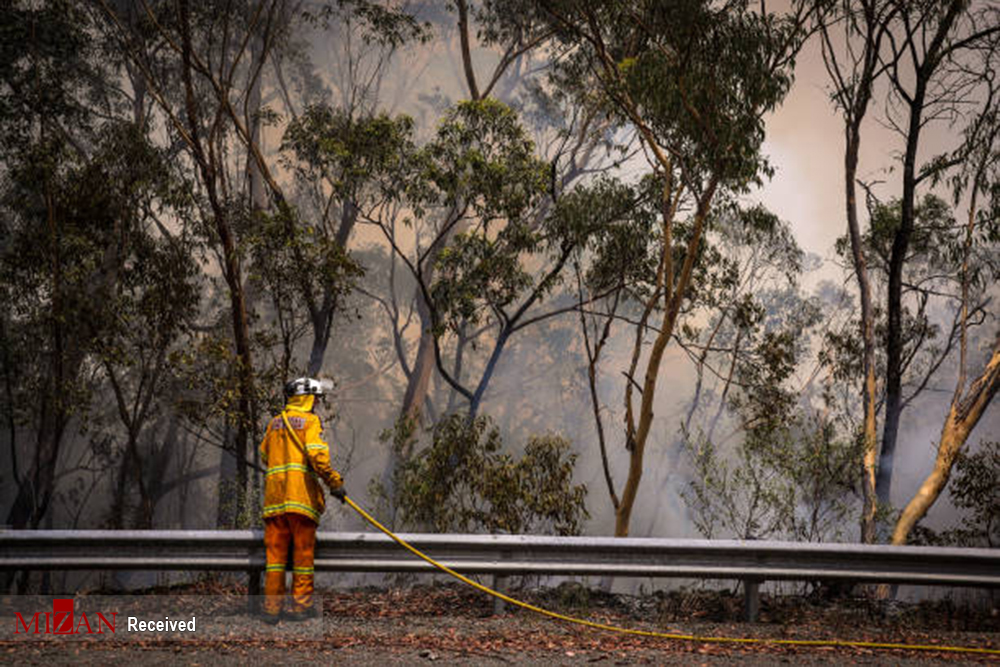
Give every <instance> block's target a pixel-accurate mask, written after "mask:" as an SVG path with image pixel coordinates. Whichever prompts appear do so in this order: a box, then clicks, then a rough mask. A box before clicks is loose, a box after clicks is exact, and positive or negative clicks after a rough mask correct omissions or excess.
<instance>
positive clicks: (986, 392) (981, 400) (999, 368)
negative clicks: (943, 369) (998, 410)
mask: <svg viewBox="0 0 1000 667" xmlns="http://www.w3.org/2000/svg"><path fill="white" fill-rule="evenodd" d="M998 388H1000V335H998V337H997V342H996V343H995V344H994V347H993V353H992V355H991V357H990V360H989V363H987V364H986V368H985V369H984V370H983V372H982V374H981V375H980V376H979V378H977V379H976V381H975V382H973V384H972V387H970V389H969V391H968V393H967V394H966V395H965V397H964V398H962V399H961V400H959V399H958V398H956V400H954V401H952V404H951V408H950V409H949V410H948V417H947V418H946V419H945V422H944V426H943V427H942V429H941V439H940V441H939V442H938V451H937V457H936V458H935V460H934V469H933V470H932V471H931V473H930V474H929V475H928V476H927V478H926V479H924V482H923V484H921V485H920V488H919V489H918V490H917V493H916V494H915V495H914V496H913V498H912V499H911V500H910V502H909V503H908V504H907V505H906V507H905V508H904V509H903V513H902V514H901V515H900V516H899V521H897V522H896V528H895V530H893V533H892V543H893V544H897V545H902V544H906V540H907V538H908V537H909V535H910V532H911V531H912V530H913V527H914V526H915V525H916V524H917V522H918V521H920V519H922V518H923V517H924V516H926V515H927V511H928V510H930V508H931V507H932V506H933V505H934V502H935V501H936V500H937V499H938V496H940V495H941V491H943V490H944V487H945V485H946V484H947V483H948V478H949V477H950V476H951V470H952V467H953V466H954V464H955V459H956V458H957V457H958V454H959V453H960V452H961V450H962V446H963V445H965V443H966V441H967V440H968V438H969V435H970V434H971V433H972V430H973V429H974V428H975V427H976V424H978V423H979V419H980V418H981V417H982V416H983V413H984V412H985V411H986V408H987V406H988V405H989V404H990V401H991V400H993V397H994V396H995V395H996V393H997V389H998Z"/></svg>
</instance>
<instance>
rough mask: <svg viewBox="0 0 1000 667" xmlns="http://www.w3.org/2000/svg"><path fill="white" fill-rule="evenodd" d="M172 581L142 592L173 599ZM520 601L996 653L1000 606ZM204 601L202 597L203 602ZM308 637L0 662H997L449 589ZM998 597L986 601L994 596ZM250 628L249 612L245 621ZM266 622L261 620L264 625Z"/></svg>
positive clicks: (56, 652) (169, 644) (97, 647)
mask: <svg viewBox="0 0 1000 667" xmlns="http://www.w3.org/2000/svg"><path fill="white" fill-rule="evenodd" d="M177 592H178V591H177V589H172V590H170V591H167V590H151V591H148V593H153V594H176V593H177ZM183 592H184V593H185V594H192V593H201V594H206V595H210V596H212V599H213V600H218V599H220V596H222V597H227V598H228V599H230V600H232V601H233V604H234V605H239V604H242V602H241V596H242V593H243V591H242V590H241V589H239V588H238V587H233V586H221V585H219V584H212V583H203V584H200V585H199V586H196V587H187V588H185V589H184V591H183ZM515 596H516V597H519V598H521V599H523V600H525V601H526V602H529V603H531V604H535V605H538V606H540V607H543V608H546V609H551V610H554V611H557V612H560V613H563V614H567V615H571V616H575V617H581V618H586V619H588V620H592V621H597V622H600V623H605V624H610V625H617V626H622V627H627V628H637V629H642V630H652V631H656V632H662V633H672V634H683V635H696V636H698V637H702V638H703V637H719V636H724V637H738V638H759V639H771V640H774V639H794V640H823V641H829V640H845V641H862V642H879V643H906V644H920V645H930V646H942V647H944V646H970V647H981V648H989V649H1000V610H998V609H997V608H996V606H995V604H993V605H991V604H989V603H985V602H983V601H982V600H980V601H979V602H978V603H970V602H963V603H959V602H955V601H951V600H940V601H935V602H922V603H915V604H906V603H899V602H889V603H886V602H883V601H877V600H874V599H872V598H870V597H868V596H866V595H863V594H853V595H844V594H841V595H834V594H832V593H831V592H829V591H826V592H825V593H823V594H813V595H810V596H781V597H777V596H769V595H767V594H763V595H762V596H761V611H760V617H759V621H758V622H756V623H744V622H742V621H741V619H742V616H743V599H742V595H740V594H737V593H733V592H727V591H721V592H720V591H706V590H693V591H679V592H677V591H675V592H670V593H657V594H654V595H644V596H628V595H615V594H607V593H603V592H599V591H594V590H588V589H586V588H583V587H582V586H579V585H576V584H564V585H562V586H560V587H558V588H553V589H541V590H531V591H518V592H515ZM206 599H208V598H207V597H206ZM321 599H322V601H323V618H322V620H321V621H319V620H318V621H316V622H315V623H317V624H318V625H315V626H314V627H315V628H318V630H317V631H316V632H313V633H306V634H304V635H300V636H295V633H296V629H297V628H296V627H295V626H296V624H292V623H290V622H288V621H282V623H281V624H280V625H279V626H278V628H277V630H276V631H275V630H270V629H269V631H270V633H271V634H269V635H267V636H261V637H255V636H253V633H250V634H244V635H241V636H240V637H236V638H233V639H226V638H223V639H219V638H213V639H209V640H184V641H170V640H167V641H163V640H161V641H155V640H150V641H127V642H115V641H112V642H108V641H104V642H97V643H88V642H74V643H58V642H53V641H44V642H0V656H3V657H2V658H0V660H3V662H11V663H16V664H29V665H42V664H45V665H52V664H84V665H98V664H100V665H109V664H110V665H139V664H142V665H147V664H149V665H161V664H162V665H168V664H170V665H173V664H184V665H193V666H201V665H205V666H207V665H234V666H240V667H244V666H246V665H256V664H269V665H293V664H294V665H298V664H303V665H305V664H308V665H317V664H330V663H335V664H340V665H358V666H361V665H378V666H380V667H382V666H390V665H413V664H425V663H426V664H430V663H439V664H449V665H450V664H461V665H494V664H495V665H501V664H518V665H552V664H560V665H562V664H567V665H577V664H591V663H593V664H600V665H632V664H684V665H692V664H693V665H735V664H737V663H738V664H741V665H744V664H748V665H772V664H783V663H790V664H809V665H812V664H871V665H875V664H893V665H896V664H905V665H939V664H945V663H951V664H954V663H963V664H964V663H1000V655H986V654H969V653H956V652H948V651H944V650H942V651H914V650H904V649H879V648H871V647H833V646H787V645H777V644H770V643H760V644H736V643H716V642H712V641H707V640H705V639H696V640H668V639H661V638H655V637H643V636H635V635H627V634H617V633H613V632H608V631H604V630H597V629H592V628H587V627H581V626H576V625H572V624H569V623H565V622H561V621H557V620H552V619H549V618H545V617H543V616H539V615H538V614H535V613H533V612H530V611H526V610H522V609H510V608H508V609H507V610H506V611H505V612H504V613H503V614H501V615H494V614H493V613H492V612H493V602H492V599H491V598H488V597H486V596H485V595H483V594H481V593H478V592H476V591H474V590H471V589H469V588H467V587H464V586H461V585H459V584H455V585H452V584H447V585H433V586H415V587H407V588H389V589H384V588H379V589H374V588H373V589H359V590H353V591H328V592H323V593H322V594H321ZM995 599H996V598H994V600H995ZM251 623H257V621H251ZM260 627H261V628H263V626H262V625H261V626H260Z"/></svg>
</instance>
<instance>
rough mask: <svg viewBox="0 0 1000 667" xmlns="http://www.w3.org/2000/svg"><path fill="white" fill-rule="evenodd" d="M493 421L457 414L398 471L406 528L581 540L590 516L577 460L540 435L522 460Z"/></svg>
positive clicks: (559, 441) (558, 441)
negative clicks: (576, 472) (505, 446)
mask: <svg viewBox="0 0 1000 667" xmlns="http://www.w3.org/2000/svg"><path fill="white" fill-rule="evenodd" d="M502 449H503V442H502V439H501V437H500V431H499V429H497V428H496V426H494V425H493V421H492V420H491V419H490V418H489V417H484V416H481V417H477V418H476V419H474V420H473V421H472V422H469V420H468V418H467V417H466V416H465V415H452V416H450V417H447V418H445V419H444V420H442V421H441V422H439V423H438V424H437V425H436V427H435V428H434V430H433V434H432V440H431V443H430V444H429V445H428V446H427V447H426V448H424V449H423V450H422V451H420V452H419V453H418V454H417V455H416V456H414V457H413V458H412V459H411V460H409V461H407V462H406V463H404V464H403V466H402V468H401V469H400V470H398V471H397V473H396V477H397V479H396V488H397V489H398V494H399V507H400V511H401V518H402V520H403V522H404V523H406V524H408V525H411V526H417V527H430V528H433V529H434V530H436V531H438V532H473V531H480V530H485V531H487V532H490V533H497V532H504V533H518V534H519V533H538V532H555V533H556V534H558V535H575V534H578V533H579V532H580V528H581V526H580V522H581V521H582V520H583V519H586V518H587V516H588V514H587V511H586V509H585V507H584V500H585V496H586V487H585V486H584V485H582V484H576V485H574V484H573V483H572V479H573V468H574V465H575V463H576V454H573V453H571V452H570V445H569V442H567V441H566V440H565V439H563V438H561V437H559V436H552V435H547V436H534V437H532V438H530V439H529V440H528V443H527V444H526V445H525V448H524V453H523V454H522V455H521V456H520V457H514V456H512V455H511V454H508V453H505V452H503V451H502Z"/></svg>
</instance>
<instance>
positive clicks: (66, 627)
mask: <svg viewBox="0 0 1000 667" xmlns="http://www.w3.org/2000/svg"><path fill="white" fill-rule="evenodd" d="M42 615H44V616H45V628H44V630H42V628H41V618H40V616H42ZM110 616H111V620H110V621H108V619H107V617H106V616H105V615H104V614H102V613H100V612H98V613H97V618H96V619H95V623H96V625H95V626H92V625H91V622H90V619H89V618H87V614H86V613H84V612H80V614H79V617H77V615H76V614H75V613H74V610H73V599H72V598H69V599H59V600H53V601H52V611H46V612H40V611H36V612H35V615H34V616H32V617H31V618H29V619H28V620H27V621H25V619H24V616H22V615H21V613H20V612H14V617H15V618H14V634H18V635H19V634H21V633H22V632H24V633H25V634H29V635H31V634H34V635H38V634H44V635H82V634H88V635H103V634H104V629H105V628H107V629H108V630H110V631H111V633H112V634H114V632H115V622H116V621H117V618H116V617H117V616H118V612H117V611H113V612H111V614H110ZM74 621H76V623H75V624H74ZM95 628H96V629H95Z"/></svg>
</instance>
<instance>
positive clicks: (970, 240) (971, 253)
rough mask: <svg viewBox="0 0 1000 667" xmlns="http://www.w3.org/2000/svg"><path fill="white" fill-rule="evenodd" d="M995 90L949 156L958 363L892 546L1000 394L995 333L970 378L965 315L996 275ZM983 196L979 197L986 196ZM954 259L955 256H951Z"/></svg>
mask: <svg viewBox="0 0 1000 667" xmlns="http://www.w3.org/2000/svg"><path fill="white" fill-rule="evenodd" d="M998 55H1000V42H997V43H994V45H993V47H992V48H990V49H988V50H986V51H984V52H983V54H982V57H983V60H984V61H985V63H987V64H989V63H996V58H997V56H998ZM998 100H1000V87H998V86H997V84H996V82H995V81H994V80H993V78H992V77H989V78H987V80H986V91H985V94H984V95H983V98H982V102H981V103H982V106H981V109H980V112H979V113H978V114H977V116H976V117H975V119H974V120H973V122H972V123H970V124H969V125H968V127H967V129H966V131H965V133H964V141H963V143H962V145H961V146H960V147H959V148H958V149H957V150H956V151H955V153H954V156H955V157H956V158H960V159H959V160H958V161H959V163H960V165H961V166H960V169H959V170H958V171H957V173H955V174H954V175H953V177H952V178H951V186H952V188H953V192H954V196H955V200H956V202H958V201H960V200H962V198H963V196H964V197H965V201H966V220H965V224H964V226H963V227H962V228H960V234H959V239H960V245H959V244H957V243H956V244H953V245H952V246H951V247H952V248H955V247H956V246H957V247H958V248H960V249H959V250H958V253H957V254H958V257H957V259H959V261H960V269H959V271H958V276H959V278H958V282H959V285H960V292H959V295H960V296H959V305H958V313H957V320H958V325H959V364H958V378H957V379H956V382H955V391H954V393H953V394H952V398H951V403H950V405H949V407H948V413H947V415H946V416H945V419H944V422H943V424H942V426H941V435H940V437H939V439H938V444H937V452H936V456H935V460H934V464H933V466H932V468H931V471H930V472H929V473H928V474H927V475H926V477H925V478H924V480H923V481H922V482H921V484H920V486H919V487H918V489H917V491H916V493H914V495H913V497H912V498H911V499H910V501H909V502H908V503H907V504H906V506H905V507H904V508H903V511H902V512H901V513H900V515H899V519H898V520H897V521H896V525H895V527H894V529H893V533H892V543H893V544H905V543H906V541H907V539H908V537H909V535H910V533H911V531H912V530H913V528H914V526H915V525H916V524H917V522H918V521H920V519H922V518H923V517H924V516H925V515H926V514H927V512H928V510H930V508H931V507H932V506H933V505H934V503H935V502H936V501H937V499H938V497H939V496H940V494H941V492H942V491H943V490H944V488H945V486H946V485H947V484H948V480H949V479H950V477H951V473H952V469H953V468H954V466H955V462H956V461H957V460H958V458H959V456H960V454H961V453H962V450H963V448H964V447H965V445H966V442H967V441H968V439H969V437H970V436H971V435H972V433H973V431H974V429H975V428H976V426H977V424H978V423H979V421H980V419H982V417H983V415H984V414H985V412H986V409H987V408H988V407H989V405H990V403H991V402H992V400H993V398H994V397H995V396H996V394H997V391H1000V331H998V332H997V334H996V338H995V339H994V341H993V343H992V345H990V346H989V348H988V351H987V352H986V354H985V355H984V356H985V361H984V363H983V365H982V370H981V371H980V372H979V374H978V375H976V376H974V377H973V378H971V379H970V377H969V364H970V350H969V346H970V340H969V334H968V331H969V325H970V318H971V317H972V315H973V313H974V312H975V310H976V309H977V303H978V302H979V300H980V299H983V294H984V292H986V291H988V290H991V289H995V286H996V282H997V279H998V276H1000V273H998V270H1000V265H998V259H997V257H998V253H997V243H998V242H1000V216H998V213H1000V105H998V104H997V101H998ZM984 200H985V201H984ZM953 259H956V258H955V257H953Z"/></svg>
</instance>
